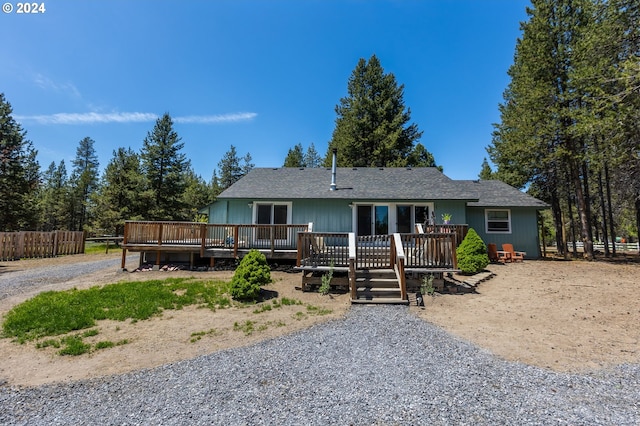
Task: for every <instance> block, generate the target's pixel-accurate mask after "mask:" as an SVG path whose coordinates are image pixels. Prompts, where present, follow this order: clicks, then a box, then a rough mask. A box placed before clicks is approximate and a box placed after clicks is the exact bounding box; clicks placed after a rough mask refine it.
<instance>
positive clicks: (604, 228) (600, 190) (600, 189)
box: [598, 172, 611, 257]
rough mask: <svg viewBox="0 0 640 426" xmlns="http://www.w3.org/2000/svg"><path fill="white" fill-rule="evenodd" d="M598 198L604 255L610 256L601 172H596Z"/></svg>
mask: <svg viewBox="0 0 640 426" xmlns="http://www.w3.org/2000/svg"><path fill="white" fill-rule="evenodd" d="M598 197H599V198H600V211H601V214H602V239H603V240H604V255H605V257H609V256H611V252H610V251H609V231H608V230H607V210H606V208H605V205H604V188H603V185H602V172H598Z"/></svg>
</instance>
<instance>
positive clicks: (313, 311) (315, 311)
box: [307, 305, 333, 316]
mask: <svg viewBox="0 0 640 426" xmlns="http://www.w3.org/2000/svg"><path fill="white" fill-rule="evenodd" d="M331 312H333V311H332V310H331V309H327V308H320V307H318V306H313V305H307V313H308V314H310V315H316V316H323V315H329V314H330V313H331Z"/></svg>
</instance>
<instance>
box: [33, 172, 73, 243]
mask: <svg viewBox="0 0 640 426" xmlns="http://www.w3.org/2000/svg"><path fill="white" fill-rule="evenodd" d="M67 179H68V177H67V168H66V166H65V163H64V160H61V161H60V163H59V165H58V166H56V163H55V162H54V161H52V162H51V164H50V165H49V167H48V168H47V170H46V171H45V172H44V173H43V175H42V185H41V188H40V195H39V202H40V210H41V212H42V217H41V219H40V223H39V229H41V230H43V231H49V232H50V231H55V230H59V229H69V228H68V224H69V215H68V206H69V186H68V182H67Z"/></svg>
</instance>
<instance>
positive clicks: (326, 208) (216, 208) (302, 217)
mask: <svg viewBox="0 0 640 426" xmlns="http://www.w3.org/2000/svg"><path fill="white" fill-rule="evenodd" d="M253 201H254V200H249V199H246V200H218V201H216V202H215V203H213V204H211V205H210V206H209V223H233V224H250V223H252V220H253V208H249V204H250V203H252V202H253ZM256 201H257V200H256ZM257 202H259V201H257ZM275 202H277V201H275ZM282 202H285V201H282ZM309 222H313V229H314V230H315V231H318V232H351V208H350V207H349V201H345V200H293V204H292V206H291V223H292V224H297V225H301V224H307V223H309Z"/></svg>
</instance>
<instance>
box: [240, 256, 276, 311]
mask: <svg viewBox="0 0 640 426" xmlns="http://www.w3.org/2000/svg"><path fill="white" fill-rule="evenodd" d="M270 282H271V269H270V268H269V264H268V263H267V259H266V258H265V257H264V254H262V253H260V252H259V251H258V250H251V251H250V252H249V253H248V254H247V255H246V256H245V257H244V258H242V261H240V265H238V268H237V269H236V272H235V274H234V275H233V278H232V280H231V285H230V293H231V297H232V298H233V299H235V300H243V301H251V300H256V299H257V298H258V297H259V296H260V286H261V285H266V284H269V283H270Z"/></svg>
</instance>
